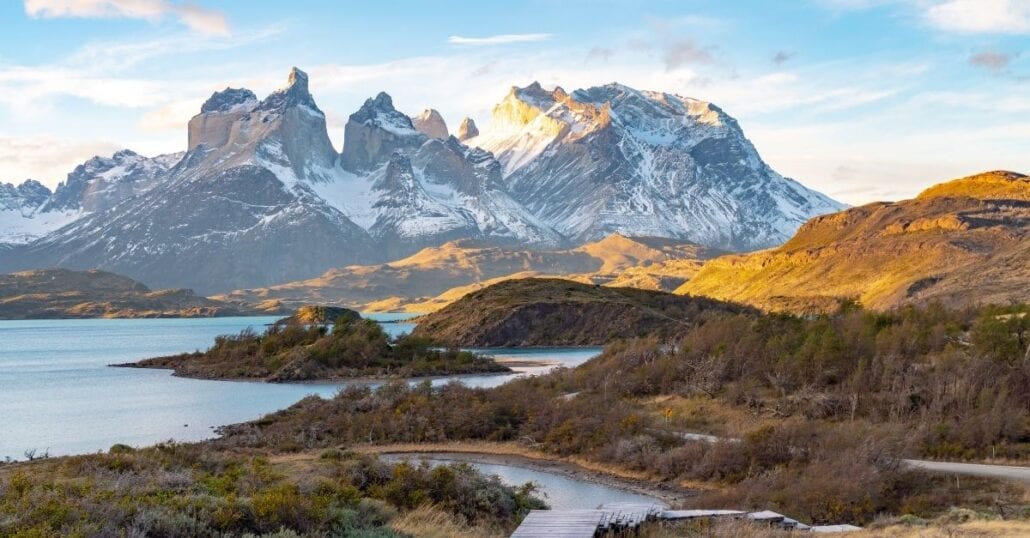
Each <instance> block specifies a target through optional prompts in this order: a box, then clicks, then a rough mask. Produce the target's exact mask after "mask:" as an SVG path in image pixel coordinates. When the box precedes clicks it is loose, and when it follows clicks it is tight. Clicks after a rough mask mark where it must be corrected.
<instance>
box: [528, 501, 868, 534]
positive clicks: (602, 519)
mask: <svg viewBox="0 0 1030 538" xmlns="http://www.w3.org/2000/svg"><path fill="white" fill-rule="evenodd" d="M719 517H730V518H742V519H747V520H749V521H751V522H754V523H756V524H761V525H768V526H771V527H779V528H782V529H785V530H794V531H809V532H816V533H842V532H852V531H857V530H861V528H860V527H855V526H852V525H825V526H815V527H810V526H808V525H805V524H804V523H801V522H799V521H798V520H796V519H791V518H789V517H787V516H784V515H783V514H778V513H776V512H771V511H768V510H766V511H761V512H744V511H741V510H666V509H665V507H664V506H662V505H660V504H643V503H605V504H602V505H601V506H599V507H598V508H597V509H596V510H533V511H532V512H530V513H529V514H528V515H527V516H526V519H524V520H522V524H521V525H519V528H517V529H515V532H514V533H513V534H512V535H511V536H512V538H550V537H556V538H595V537H597V536H609V535H627V534H632V533H635V532H636V531H637V530H638V529H639V528H640V526H641V525H643V524H644V522H647V521H652V520H655V519H669V520H677V519H679V520H683V519H702V518H703V519H710V518H719Z"/></svg>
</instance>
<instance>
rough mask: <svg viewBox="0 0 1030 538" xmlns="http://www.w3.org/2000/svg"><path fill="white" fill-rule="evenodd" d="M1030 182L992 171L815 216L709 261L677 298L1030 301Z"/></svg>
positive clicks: (787, 303)
mask: <svg viewBox="0 0 1030 538" xmlns="http://www.w3.org/2000/svg"><path fill="white" fill-rule="evenodd" d="M1028 230H1030V178H1027V176H1024V175H1022V174H1016V173H1013V172H988V173H984V174H979V175H976V176H971V177H967V178H962V179H957V180H954V181H950V182H947V183H942V184H940V185H935V186H933V187H931V188H929V189H927V190H926V191H924V192H923V193H921V194H920V195H919V196H917V197H916V198H914V199H911V200H903V201H900V202H894V203H889V202H877V203H872V204H868V205H864V206H861V207H855V208H852V209H848V210H845V211H841V212H839V213H833V214H830V215H824V216H821V217H816V218H814V219H811V220H810V221H808V222H807V223H805V225H804V226H802V227H801V229H799V230H798V232H797V234H796V235H795V236H794V237H793V238H792V239H791V240H790V241H788V242H787V243H785V244H784V245H782V246H780V247H778V248H774V249H769V250H764V251H760V252H755V253H750V254H741V255H732V256H723V257H720V258H717V259H714V260H711V261H709V262H707V263H706V264H705V265H704V266H703V267H702V268H701V270H700V271H699V272H698V273H697V274H696V276H695V277H694V278H693V279H691V280H690V281H689V282H687V283H686V284H684V285H683V286H681V287H680V288H679V289H678V290H677V293H691V294H700V295H707V296H710V297H715V298H718V299H726V300H735V301H741V302H746V303H749V304H752V305H755V306H759V307H762V308H765V309H770V310H787V311H795V312H798V311H819V310H828V309H832V308H834V307H835V306H836V305H837V304H838V303H839V302H840V300H841V299H844V298H851V299H857V300H858V301H859V302H861V303H862V304H863V305H865V306H867V307H871V308H878V309H883V308H890V307H894V306H898V305H904V304H910V303H925V302H928V301H941V302H943V303H945V304H949V305H953V306H954V305H965V304H978V303H998V302H1002V303H1003V302H1008V301H1010V300H1017V301H1027V300H1030V285H1027V283H1028V282H1030V239H1028Z"/></svg>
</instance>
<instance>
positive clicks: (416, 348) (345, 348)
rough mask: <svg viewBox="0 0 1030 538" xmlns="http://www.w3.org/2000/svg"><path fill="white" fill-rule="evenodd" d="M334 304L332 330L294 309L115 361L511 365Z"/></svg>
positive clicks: (312, 366)
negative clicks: (181, 349)
mask: <svg viewBox="0 0 1030 538" xmlns="http://www.w3.org/2000/svg"><path fill="white" fill-rule="evenodd" d="M339 310H341V311H342V312H338V313H337V315H336V316H335V319H334V321H333V322H332V328H331V330H330V328H329V327H328V326H327V325H326V324H323V323H321V322H312V321H320V320H312V319H309V318H308V317H305V316H302V315H295V316H293V317H290V318H287V319H286V320H283V321H282V322H279V323H276V324H274V325H272V326H271V327H269V328H268V329H267V330H266V331H265V332H264V334H257V333H256V332H254V331H253V330H250V329H246V330H244V331H241V332H240V333H239V334H236V335H230V336H220V337H218V338H217V339H216V340H215V345H214V346H212V347H211V349H209V350H207V351H204V352H197V353H184V354H181V355H173V356H170V357H158V358H154V359H147V360H144V361H140V362H138V363H131V364H123V365H120V366H131V367H142V368H171V369H174V370H175V375H178V376H182V377H194V378H202V379H264V380H268V381H277V382H284V381H307V380H316V379H317V380H329V379H343V378H354V377H377V378H407V377H424V376H435V375H454V374H473V373H493V372H507V371H510V369H509V368H507V367H506V366H503V365H501V364H498V363H497V362H495V361H494V360H493V359H490V358H487V357H482V356H478V355H475V354H473V353H470V352H467V351H461V350H457V349H445V350H444V349H436V348H433V347H431V346H430V342H429V340H427V339H425V338H419V337H414V336H402V337H400V338H399V339H397V340H396V341H391V339H390V337H389V336H388V335H387V334H386V333H385V332H384V331H383V329H382V327H380V326H379V324H378V323H376V322H374V321H372V320H367V319H362V318H361V317H360V316H359V315H358V314H357V313H355V312H353V311H349V310H345V309H339ZM302 313H303V312H302Z"/></svg>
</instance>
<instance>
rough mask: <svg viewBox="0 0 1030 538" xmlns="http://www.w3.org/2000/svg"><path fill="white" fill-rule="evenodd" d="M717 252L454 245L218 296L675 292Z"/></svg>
mask: <svg viewBox="0 0 1030 538" xmlns="http://www.w3.org/2000/svg"><path fill="white" fill-rule="evenodd" d="M718 254H719V252H718V251H715V250H712V249H708V248H705V247H701V246H698V245H695V244H693V243H683V242H679V241H675V240H670V239H660V238H636V237H634V238H629V237H625V236H622V235H618V234H613V235H610V236H608V237H605V238H604V239H602V240H600V241H596V242H594V243H588V244H586V245H583V246H581V247H578V248H573V249H558V250H543V251H534V250H525V249H518V248H513V247H498V246H481V245H476V244H475V243H472V242H469V241H453V242H450V243H446V244H444V245H441V246H439V247H430V248H426V249H423V250H421V251H419V252H417V253H415V254H413V255H411V256H409V257H407V258H404V259H401V260H397V261H394V262H390V263H386V264H381V265H353V266H348V267H342V268H339V269H332V270H330V271H328V272H326V273H325V274H323V275H322V276H319V277H317V278H312V279H308V280H301V281H297V282H289V283H285V284H280V285H276V286H270V287H267V288H257V289H244V290H236V291H233V292H231V293H228V294H225V295H220V296H217V297H216V298H217V299H219V300H224V301H230V302H234V303H242V304H253V305H262V306H263V307H269V306H276V307H296V306H299V305H303V304H311V303H318V304H330V305H340V306H348V307H351V308H358V309H361V310H365V311H409V312H428V311H432V310H436V309H438V308H441V307H442V306H445V305H446V304H449V303H450V302H452V301H454V300H456V299H459V298H461V297H462V296H463V295H465V293H468V292H470V291H474V290H477V289H480V288H482V287H484V286H487V285H490V284H493V283H496V282H499V281H502V280H507V279H518V278H526V277H533V276H544V275H552V276H564V277H566V278H573V279H576V280H579V281H582V282H590V283H595V284H608V285H616V286H624V285H627V286H630V285H632V286H634V287H648V288H652V289H662V290H665V291H672V290H673V289H675V288H676V287H677V286H679V285H680V284H682V283H683V282H684V281H685V280H686V278H687V277H689V275H690V274H693V272H695V271H696V270H697V269H698V268H700V266H701V260H703V259H708V258H712V257H714V256H716V255H718Z"/></svg>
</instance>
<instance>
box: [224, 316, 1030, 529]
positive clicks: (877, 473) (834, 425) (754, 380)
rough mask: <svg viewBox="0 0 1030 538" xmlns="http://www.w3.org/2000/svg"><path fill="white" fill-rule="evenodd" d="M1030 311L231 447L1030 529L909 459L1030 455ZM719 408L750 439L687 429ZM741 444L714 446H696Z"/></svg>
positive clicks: (695, 339) (344, 417)
mask: <svg viewBox="0 0 1030 538" xmlns="http://www.w3.org/2000/svg"><path fill="white" fill-rule="evenodd" d="M1026 312H1027V307H1025V306H1013V307H1005V308H996V307H990V308H984V309H981V310H979V311H976V310H965V311H951V310H946V309H943V308H940V307H936V306H931V307H926V308H908V309H905V310H900V311H897V312H892V313H872V312H866V311H863V310H860V309H858V308H855V307H846V308H844V309H843V310H842V311H841V312H839V313H837V314H835V315H832V316H816V317H810V318H799V317H792V316H775V315H774V316H758V317H756V316H750V315H727V316H722V317H718V318H715V319H710V320H708V321H706V322H705V323H704V324H702V325H700V326H698V327H695V328H692V329H690V330H688V331H686V332H685V333H684V334H683V335H682V336H681V338H679V339H677V340H675V341H674V342H672V343H669V342H663V341H661V340H657V339H642V340H634V341H625V342H618V343H615V344H612V345H610V346H608V348H607V349H606V351H605V353H604V354H603V355H602V356H600V357H598V358H597V359H594V360H593V361H590V362H589V363H587V364H585V365H583V366H581V367H580V368H577V369H575V370H566V371H559V372H556V373H553V374H550V375H547V376H542V377H538V378H530V379H522V380H518V381H515V382H511V383H508V384H506V385H504V386H501V387H498V388H495V389H491V390H481V389H470V388H467V387H464V386H461V385H458V384H451V385H448V386H446V387H444V388H442V389H439V390H434V389H432V388H431V387H430V386H429V385H428V384H423V385H422V386H416V387H411V386H408V385H406V384H394V385H390V386H388V387H385V388H383V389H381V390H378V391H371V390H368V389H364V388H350V389H348V390H345V391H343V392H341V393H340V395H339V396H337V397H336V398H335V399H333V400H329V401H326V400H322V399H319V398H310V399H307V400H304V401H302V402H300V403H298V404H297V405H295V406H293V407H292V408H290V409H288V410H285V411H282V412H279V413H276V414H273V415H269V416H267V417H265V418H264V419H262V420H260V421H257V422H255V423H250V424H245V425H238V426H234V427H231V428H228V429H226V430H225V434H226V435H225V437H224V438H223V439H221V440H219V441H217V443H218V444H219V445H221V446H225V447H252V448H262V449H271V450H280V451H297V450H306V449H312V448H316V447H322V446H330V445H334V444H350V443H387V442H412V443H424V442H447V441H461V440H492V441H514V442H518V443H522V444H526V445H529V446H532V447H534V448H537V449H540V450H544V451H547V452H549V453H552V454H556V455H561V456H577V457H582V458H587V459H589V460H592V461H596V462H601V463H605V464H609V465H618V466H620V467H622V468H626V469H630V470H636V471H640V472H642V473H645V474H647V475H648V476H650V477H651V478H652V479H654V480H660V481H667V482H670V483H677V484H685V485H690V486H702V487H703V488H704V489H705V493H703V494H702V495H701V496H700V497H699V498H698V500H697V503H696V504H697V505H699V506H701V505H704V506H709V507H711V506H737V507H749V508H762V509H773V510H778V511H782V512H784V513H788V514H791V515H792V517H797V518H800V519H803V520H808V521H811V522H814V523H839V522H852V523H859V524H865V523H868V522H870V521H872V520H873V519H875V518H877V517H878V516H882V515H884V514H895V515H901V514H906V513H908V514H914V515H915V516H917V517H924V518H929V517H935V516H937V515H939V514H941V513H942V512H944V511H946V510H947V509H948V508H950V507H952V506H966V507H973V508H976V509H979V510H985V511H991V512H995V513H1004V514H1006V515H1007V516H1009V517H1011V516H1022V517H1026V516H1027V515H1028V514H1027V512H1026V510H1027V506H1026V501H1025V499H1024V498H1023V496H1022V494H1021V492H1020V490H1019V489H1018V488H1017V487H1014V486H1008V485H1002V484H997V483H993V482H990V481H987V480H976V479H972V478H968V479H967V478H963V479H962V480H961V483H960V484H959V483H956V481H955V480H953V479H950V478H944V477H939V476H931V475H928V474H925V473H922V472H918V471H915V470H912V469H910V468H907V467H905V466H904V465H903V464H902V462H901V459H902V458H905V457H938V458H942V459H945V458H947V459H978V458H990V457H994V458H1006V459H1009V460H1016V461H1024V462H1025V461H1026V460H1027V459H1028V455H1030V451H1028V446H1030V444H1028V443H1030V422H1028V419H1030V360H1028V357H1027V355H1026V353H1027V351H1026V350H1027V346H1028V345H1030V319H1028V316H1027V315H1026ZM699 400H700V401H704V402H707V404H708V406H709V407H711V408H713V409H720V410H722V411H724V412H725V413H736V414H738V415H743V416H746V417H751V418H752V419H753V420H750V421H743V422H742V427H739V428H735V427H733V425H731V424H719V423H718V422H717V421H716V420H714V417H711V416H705V414H704V413H702V414H701V416H698V415H697V414H694V413H688V412H684V409H683V408H682V407H680V406H674V405H669V406H662V405H661V404H662V403H668V402H670V401H695V402H696V401H699ZM699 429H700V430H703V431H704V432H706V433H708V432H714V433H718V434H721V435H725V436H726V437H732V439H726V440H724V441H721V442H714V443H712V442H704V441H696V440H691V439H688V438H685V437H684V436H683V435H682V434H683V433H686V432H697V431H698V430H699Z"/></svg>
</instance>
